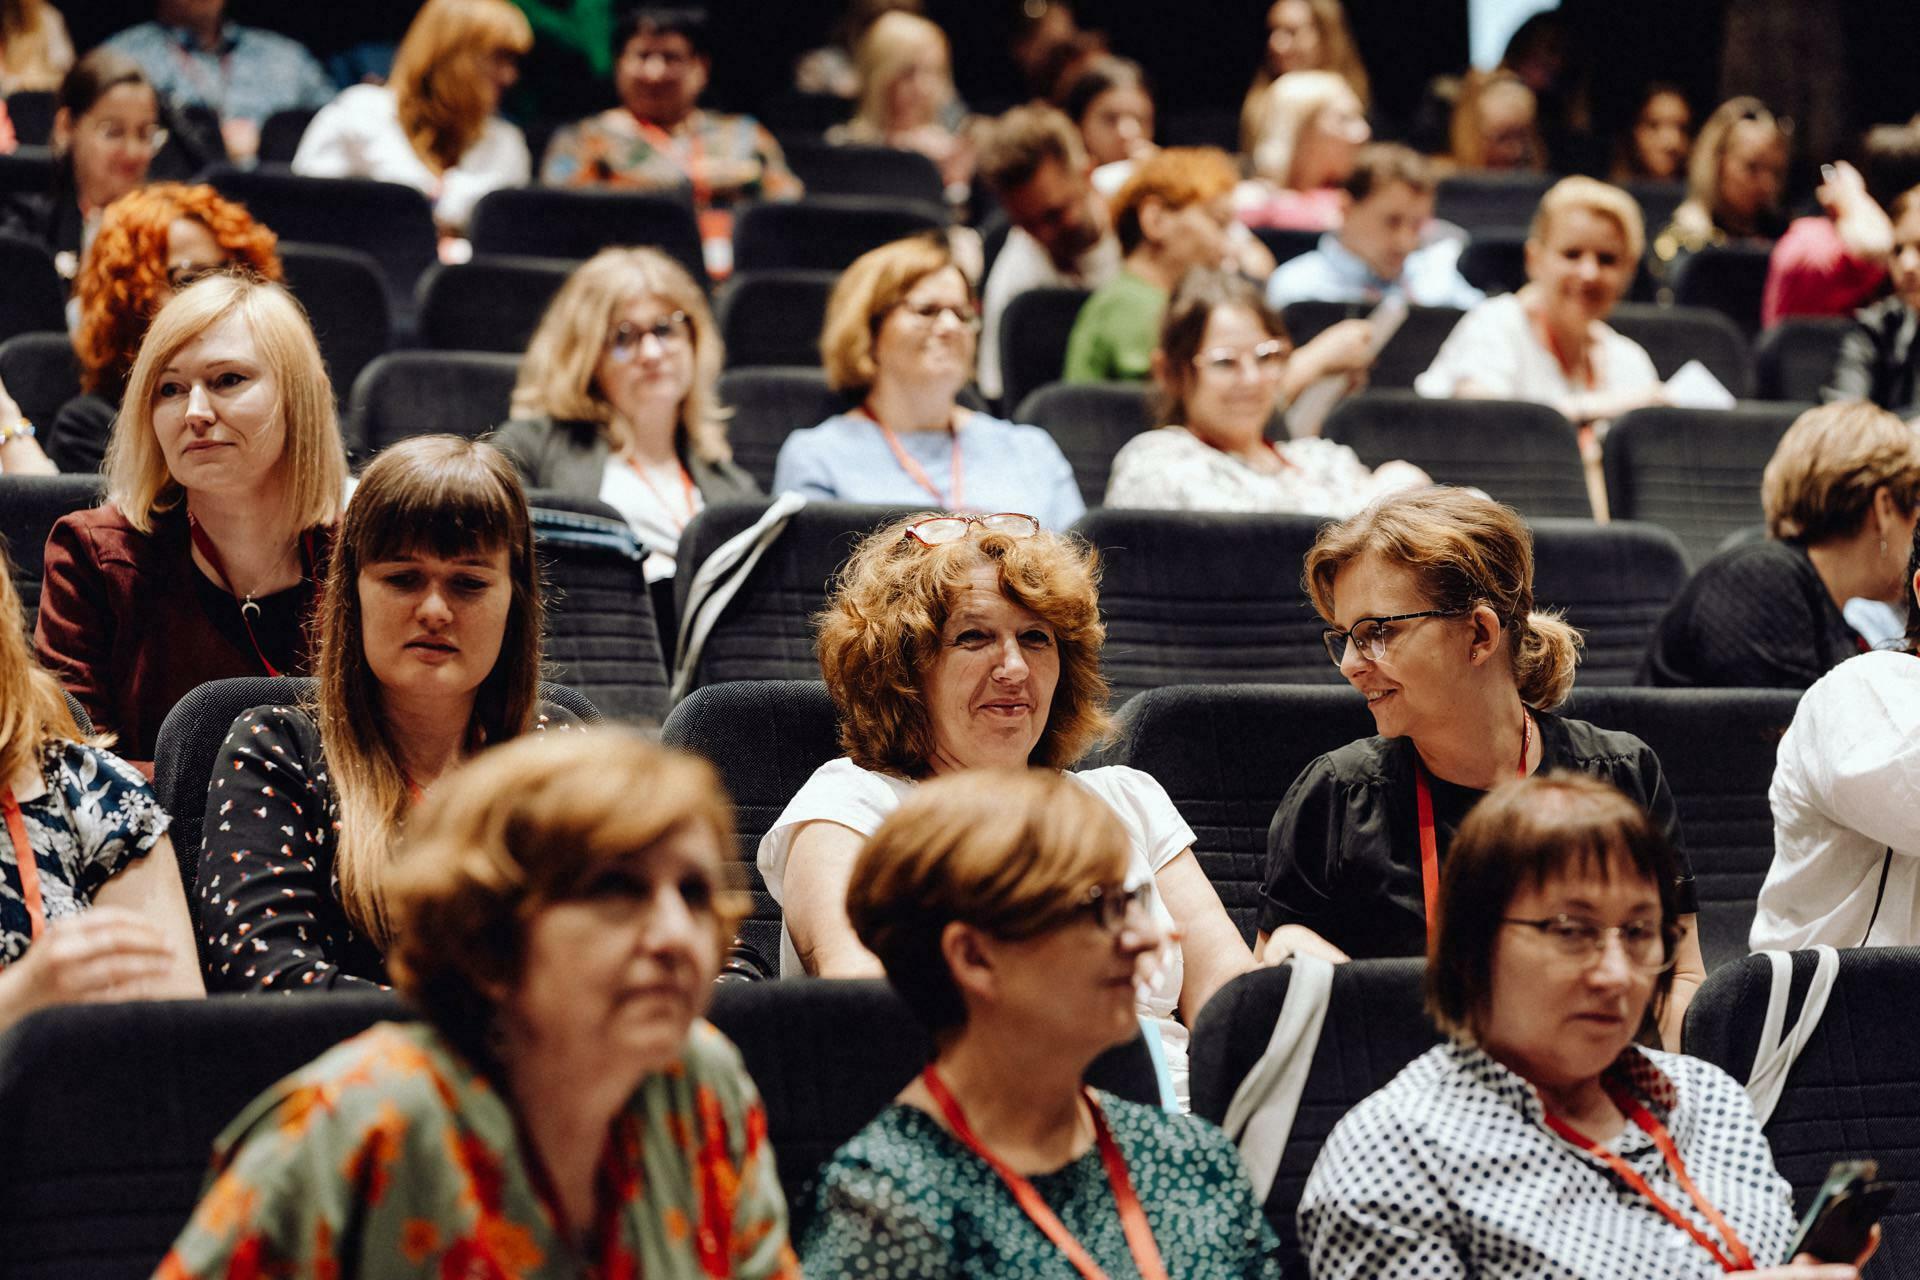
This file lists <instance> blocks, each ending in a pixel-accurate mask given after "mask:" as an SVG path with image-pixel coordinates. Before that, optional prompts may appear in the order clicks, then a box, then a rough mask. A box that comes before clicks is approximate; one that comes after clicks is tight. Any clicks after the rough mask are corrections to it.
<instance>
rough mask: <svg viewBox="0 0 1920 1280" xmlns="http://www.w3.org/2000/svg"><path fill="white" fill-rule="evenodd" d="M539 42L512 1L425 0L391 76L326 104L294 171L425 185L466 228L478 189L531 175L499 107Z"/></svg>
mask: <svg viewBox="0 0 1920 1280" xmlns="http://www.w3.org/2000/svg"><path fill="white" fill-rule="evenodd" d="M532 47H533V29H532V27H530V26H529V25H528V24H527V19H526V16H525V15H524V14H522V13H521V12H520V11H519V10H518V9H516V8H514V7H513V6H512V5H511V4H508V3H507V0H427V3H426V4H425V5H423V6H422V7H421V9H420V12H419V14H418V15H417V16H416V17H415V18H414V20H413V25H411V26H409V27H408V28H407V34H406V36H405V38H404V39H402V40H401V41H400V49H399V52H398V53H396V54H395V55H394V59H393V75H392V76H391V78H390V79H389V80H388V82H387V83H386V84H385V85H369V84H359V85H354V86H353V87H352V88H350V89H347V90H345V91H344V92H342V93H341V94H340V96H339V97H337V98H335V99H334V100H333V101H332V102H330V103H328V104H327V105H326V106H325V107H322V108H321V109H320V113H319V114H318V115H316V116H315V117H314V118H313V123H312V124H310V125H308V126H307V131H306V133H305V134H304V135H302V137H301V139H300V149H299V150H298V151H297V152H295V153H294V157H293V171H294V172H295V173H300V174H306V175H308V176H309V177H316V178H375V179H378V180H379V181H382V182H398V183H403V184H405V185H406V186H409V187H415V188H418V189H419V190H421V191H423V192H425V193H426V194H427V196H428V197H429V198H430V199H431V200H432V201H433V213H434V220H435V221H436V222H437V223H439V224H440V228H441V230H442V231H443V232H447V233H450V234H454V235H459V234H462V233H464V232H465V230H466V226H467V222H468V220H469V219H470V218H471V217H472V215H473V206H474V205H476V204H478V203H479V201H480V197H481V196H483V195H485V194H486V193H487V192H489V191H492V190H493V189H494V188H496V187H514V186H521V185H524V184H525V183H526V182H527V181H528V180H529V178H530V177H531V174H532V168H533V166H532V162H531V160H530V159H529V157H528V154H527V141H526V139H525V138H524V137H523V136H522V135H521V133H520V130H519V129H517V128H515V127H514V126H513V125H510V124H508V123H507V122H506V121H504V120H502V119H500V118H499V117H497V116H496V115H495V114H494V113H495V112H496V111H498V110H499V108H500V96H501V94H503V93H505V92H506V91H507V89H509V88H510V87H512V85H513V83H514V81H515V80H517V79H519V76H520V70H519V59H520V58H521V57H522V56H524V55H525V54H526V52H527V50H529V49H531V48H532Z"/></svg>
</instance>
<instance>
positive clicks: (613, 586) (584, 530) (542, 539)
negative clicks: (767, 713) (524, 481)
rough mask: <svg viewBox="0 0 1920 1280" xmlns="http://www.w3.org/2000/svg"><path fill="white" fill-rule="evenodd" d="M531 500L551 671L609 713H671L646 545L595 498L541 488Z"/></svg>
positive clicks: (644, 716)
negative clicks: (647, 571)
mask: <svg viewBox="0 0 1920 1280" xmlns="http://www.w3.org/2000/svg"><path fill="white" fill-rule="evenodd" d="M527 503H528V505H529V506H531V507H532V508H533V532H534V542H535V545H536V547H537V549H538V551H539V555H540V561H541V564H540V570H541V572H540V577H541V582H542V584H543V586H544V589H545V594H544V600H545V604H546V614H547V635H546V643H545V646H544V656H545V658H546V664H547V670H548V674H549V675H551V676H552V677H553V678H554V679H555V680H557V681H559V682H560V683H562V684H564V685H565V686H566V687H568V688H570V689H574V690H576V691H578V692H579V693H581V694H582V695H584V696H585V697H587V698H588V699H590V700H591V701H592V702H593V705H594V706H595V707H596V708H598V709H599V711H600V714H602V715H604V716H608V717H611V718H613V719H617V720H640V721H646V722H649V723H652V724H658V723H659V722H660V720H661V718H662V717H664V716H665V715H666V714H667V705H668V702H667V669H666V663H665V661H664V659H663V658H662V655H661V646H660V633H659V628H658V625H657V623H656V620H655V618H654V613H653V595H652V593H651V592H650V591H649V590H648V589H647V580H646V575H645V574H644V573H642V571H641V565H642V563H644V562H645V560H646V551H645V549H644V548H642V547H641V546H640V544H639V542H638V541H637V540H635V539H634V537H633V531H632V530H631V529H630V528H629V527H628V525H627V522H626V520H625V519H623V518H622V517H621V515H620V513H619V512H618V511H615V510H614V509H613V508H612V507H610V506H608V505H607V504H606V503H604V502H601V501H599V500H598V499H594V498H577V497H573V496H570V495H565V494H558V493H551V492H545V491H542V490H539V489H535V490H533V491H531V492H529V493H528V494H527Z"/></svg>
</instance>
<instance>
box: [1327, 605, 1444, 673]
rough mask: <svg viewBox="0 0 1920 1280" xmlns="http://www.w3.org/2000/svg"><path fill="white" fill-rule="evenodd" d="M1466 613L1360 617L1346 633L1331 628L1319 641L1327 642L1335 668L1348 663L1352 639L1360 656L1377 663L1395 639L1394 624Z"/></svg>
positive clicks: (1423, 612)
mask: <svg viewBox="0 0 1920 1280" xmlns="http://www.w3.org/2000/svg"><path fill="white" fill-rule="evenodd" d="M1465 612H1466V610H1465V609H1422V610H1420V612H1418V613H1395V614H1390V615H1388V616H1387V617H1384V618H1360V619H1358V620H1356V621H1355V622H1354V624H1353V625H1352V626H1350V627H1348V628H1347V629H1346V630H1345V631H1342V630H1340V629H1339V628H1338V627H1328V628H1327V629H1326V630H1325V631H1323V632H1321V633H1320V638H1321V639H1322V640H1323V641H1324V642H1325V643H1326V646H1327V656H1328V657H1329V658H1332V659H1333V665H1334V666H1336V667H1337V666H1339V665H1340V664H1341V663H1342V662H1344V661H1346V656H1347V642H1348V641H1349V640H1351V641H1352V642H1353V647H1354V648H1355V649H1358V650H1359V651H1360V656H1361V657H1363V658H1365V659H1366V660H1367V661H1368V662H1378V661H1380V659H1382V658H1384V657H1386V656H1387V641H1389V640H1391V639H1393V635H1394V628H1393V624H1394V623H1396V622H1411V621H1413V620H1414V619H1415V618H1457V617H1459V616H1460V615H1461V614H1463V613H1465Z"/></svg>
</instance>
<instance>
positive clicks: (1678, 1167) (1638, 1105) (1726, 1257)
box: [1543, 1082, 1753, 1271]
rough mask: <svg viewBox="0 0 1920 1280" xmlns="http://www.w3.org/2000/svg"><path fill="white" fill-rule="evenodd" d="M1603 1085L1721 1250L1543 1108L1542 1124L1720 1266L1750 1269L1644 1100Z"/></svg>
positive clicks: (1613, 1158) (1621, 1164) (1742, 1248)
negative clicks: (1597, 1163)
mask: <svg viewBox="0 0 1920 1280" xmlns="http://www.w3.org/2000/svg"><path fill="white" fill-rule="evenodd" d="M1604 1087H1605V1088H1606V1091H1607V1096H1608V1097H1610V1098H1612V1099H1613V1102H1614V1105H1615V1106H1617V1107H1619V1108H1620V1110H1622V1111H1624V1112H1625V1113H1626V1115H1627V1119H1629V1120H1631V1121H1633V1122H1634V1124H1636V1125H1638V1126H1639V1127H1640V1129H1641V1130H1642V1131H1644V1132H1645V1133H1646V1135H1647V1136H1648V1137H1649V1138H1652V1139H1653V1145H1654V1146H1656V1147H1658V1148H1659V1149H1660V1158H1661V1159H1663V1160H1665V1161H1666V1162H1667V1168H1669V1169H1671V1170H1672V1171H1673V1180H1674V1181H1675V1182H1677V1183H1679V1184H1680V1189H1681V1190H1682V1191H1685V1192H1686V1193H1687V1195H1688V1196H1689V1197H1691V1198H1692V1200H1693V1207H1694V1208H1696V1209H1698V1210H1699V1211H1700V1216H1701V1217H1703V1218H1705V1219H1706V1220H1707V1221H1708V1222H1709V1223H1711V1224H1712V1225H1713V1229H1714V1230H1715V1231H1717V1232H1719V1233H1720V1239H1721V1240H1724V1241H1725V1242H1726V1248H1725V1249H1722V1248H1721V1247H1720V1244H1719V1242H1718V1241H1715V1240H1713V1239H1712V1238H1711V1237H1709V1236H1708V1235H1707V1233H1706V1232H1704V1231H1702V1230H1701V1229H1700V1228H1699V1227H1697V1226H1695V1225H1694V1224H1693V1222H1692V1220H1691V1219H1689V1218H1687V1217H1686V1216H1685V1215H1683V1214H1682V1213H1681V1212H1680V1211H1679V1210H1678V1209H1676V1208H1674V1207H1673V1206H1672V1205H1671V1204H1668V1203H1667V1201H1666V1200H1665V1199H1663V1198H1662V1197H1661V1195H1660V1193H1659V1192H1657V1191H1655V1190H1654V1189H1653V1188H1652V1187H1650V1186H1648V1185H1647V1180H1646V1179H1645V1178H1643V1177H1641V1176H1640V1175H1639V1174H1638V1173H1635V1172H1634V1171H1633V1169H1632V1167H1631V1166H1629V1165H1628V1164H1627V1162H1626V1161H1625V1160H1622V1159H1621V1158H1620V1157H1619V1156H1617V1155H1615V1154H1614V1153H1613V1152H1611V1151H1608V1150H1607V1149H1605V1148H1604V1147H1602V1146H1600V1145H1599V1144H1598V1143H1596V1142H1595V1141H1593V1139H1591V1138H1589V1137H1587V1135H1586V1134H1584V1133H1581V1132H1580V1131H1579V1130H1577V1129H1575V1128H1573V1127H1572V1126H1571V1125H1569V1124H1568V1123H1567V1122H1566V1121H1564V1120H1562V1119H1561V1118H1560V1117H1559V1116H1556V1115H1554V1114H1553V1113H1552V1112H1551V1111H1546V1112H1544V1113H1543V1115H1544V1117H1545V1119H1546V1123H1547V1128H1549V1129H1551V1130H1553V1131H1554V1132H1555V1133H1557V1134H1559V1135H1560V1136H1561V1137H1562V1138H1565V1139H1566V1140H1567V1141H1568V1142H1571V1143H1572V1144H1573V1145H1574V1146H1576V1147H1578V1148H1580V1149H1581V1150H1582V1151H1584V1152H1586V1153H1587V1154H1588V1155H1590V1156H1592V1157H1593V1158H1594V1159H1596V1160H1598V1161H1600V1163H1602V1164H1604V1165H1606V1166H1607V1168H1609V1169H1611V1170H1613V1171H1614V1172H1615V1173H1617V1174H1619V1175H1620V1179H1621V1181H1623V1182H1625V1183H1626V1184H1627V1185H1628V1186H1629V1187H1631V1188H1633V1190H1635V1191H1637V1192H1639V1193H1640V1194H1641V1195H1643V1196H1645V1197H1646V1198H1647V1199H1648V1200H1649V1201H1650V1202H1652V1204H1653V1207H1654V1208H1655V1209H1658V1210H1659V1211H1660V1216H1661V1217H1663V1218H1665V1219H1666V1220H1667V1221H1668V1222H1671V1223H1672V1224H1673V1225H1674V1226H1676V1227H1679V1228H1680V1229H1681V1230H1682V1231H1684V1232H1686V1233H1687V1234H1688V1235H1690V1236H1692V1237H1693V1239H1694V1242H1695V1243H1696V1244H1698V1245H1699V1246H1700V1247H1701V1248H1702V1249H1705V1250H1706V1251H1707V1252H1708V1253H1710V1254H1712V1255H1713V1260H1714V1261H1715V1262H1718V1263H1719V1264H1720V1269H1721V1270H1722V1271H1751V1270H1753V1255H1752V1254H1751V1253H1749V1252H1748V1251H1747V1246H1746V1245H1744V1244H1742V1243H1741V1241H1740V1237H1739V1236H1738V1235H1736V1234H1735V1233H1734V1230H1733V1225H1732V1224H1731V1223H1729V1222H1728V1221H1727V1220H1726V1219H1725V1218H1723V1217H1722V1216H1721V1215H1720V1211H1719V1210H1718V1209H1716V1208H1714V1207H1713V1204H1712V1202H1711V1201H1709V1200H1708V1199H1707V1198H1706V1197H1705V1196H1703V1195H1701V1194H1700V1189H1699V1188H1698V1187H1696V1186H1694V1185H1693V1179H1692V1178H1689V1177H1688V1176H1687V1165H1686V1162H1685V1161H1684V1160H1682V1159H1681V1158H1680V1151H1679V1149H1678V1148H1676V1147H1675V1146H1674V1145H1673V1138H1672V1136H1671V1135H1669V1134H1668V1133H1667V1126H1665V1125H1664V1124H1661V1123H1660V1121H1659V1119H1658V1117H1656V1116H1655V1115H1654V1114H1653V1113H1652V1112H1650V1111H1648V1110H1647V1108H1646V1104H1644V1103H1642V1102H1641V1101H1640V1100H1639V1099H1638V1098H1635V1097H1631V1096H1630V1095H1628V1094H1627V1092H1626V1091H1625V1090H1623V1089H1620V1088H1617V1087H1616V1086H1615V1085H1614V1084H1613V1083H1612V1082H1608V1083H1607V1084H1606V1085H1605V1086H1604Z"/></svg>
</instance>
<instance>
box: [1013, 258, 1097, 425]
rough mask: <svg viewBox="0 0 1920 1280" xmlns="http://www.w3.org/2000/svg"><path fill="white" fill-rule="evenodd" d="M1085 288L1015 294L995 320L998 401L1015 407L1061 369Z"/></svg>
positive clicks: (1056, 377)
mask: <svg viewBox="0 0 1920 1280" xmlns="http://www.w3.org/2000/svg"><path fill="white" fill-rule="evenodd" d="M1092 296H1093V295H1092V291H1091V290H1088V289H1075V288H1069V287H1066V286H1060V287H1053V286H1049V287H1046V288H1042V289H1028V290H1026V291H1025V292H1024V293H1017V294H1015V295H1014V296H1013V299H1012V300H1011V301H1010V302H1008V303H1007V309H1006V311H1004V312H1003V313H1001V316H1000V334H999V338H998V341H999V344H1000V384H1001V385H1000V401H1001V403H1002V404H1004V405H1007V406H1010V407H1012V406H1017V405H1020V404H1022V403H1024V402H1025V400H1026V398H1027V397H1028V396H1030V395H1032V394H1033V393H1034V392H1035V391H1037V390H1039V389H1040V388H1041V387H1044V386H1046V385H1047V384H1048V383H1049V382H1058V381H1059V380H1060V374H1061V372H1062V371H1063V370H1064V369H1065V368H1066V365H1067V339H1068V338H1069V337H1070V336H1071V335H1072V333H1073V322H1074V321H1075V320H1078V319H1079V318H1080V308H1081V307H1083V306H1085V305H1086V301H1087V299H1088V298H1090V297H1092Z"/></svg>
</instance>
